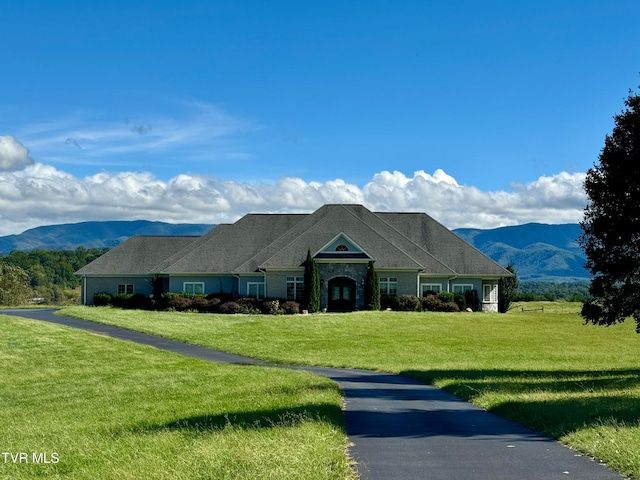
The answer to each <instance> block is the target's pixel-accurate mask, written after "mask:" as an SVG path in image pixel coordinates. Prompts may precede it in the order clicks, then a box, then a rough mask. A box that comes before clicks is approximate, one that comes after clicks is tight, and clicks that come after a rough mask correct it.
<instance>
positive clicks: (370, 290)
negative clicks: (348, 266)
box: [364, 261, 380, 310]
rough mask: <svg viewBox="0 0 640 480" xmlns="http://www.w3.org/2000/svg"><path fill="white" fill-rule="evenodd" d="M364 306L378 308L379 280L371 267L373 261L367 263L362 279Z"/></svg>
mask: <svg viewBox="0 0 640 480" xmlns="http://www.w3.org/2000/svg"><path fill="white" fill-rule="evenodd" d="M364 308H366V309H367V310H380V282H378V274H377V273H376V270H375V268H373V261H370V262H369V264H368V265H367V276H366V277H365V280H364Z"/></svg>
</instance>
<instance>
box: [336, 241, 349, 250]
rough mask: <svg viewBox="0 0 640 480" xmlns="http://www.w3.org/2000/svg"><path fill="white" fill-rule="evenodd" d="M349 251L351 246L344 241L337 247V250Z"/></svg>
mask: <svg viewBox="0 0 640 480" xmlns="http://www.w3.org/2000/svg"><path fill="white" fill-rule="evenodd" d="M348 251H349V247H347V246H346V245H344V244H342V243H341V244H340V245H338V246H337V247H336V252H348Z"/></svg>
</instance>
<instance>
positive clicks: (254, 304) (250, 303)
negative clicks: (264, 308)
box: [235, 297, 259, 313]
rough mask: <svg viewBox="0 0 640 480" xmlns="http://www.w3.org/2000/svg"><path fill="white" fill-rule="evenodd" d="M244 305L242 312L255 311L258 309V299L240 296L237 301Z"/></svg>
mask: <svg viewBox="0 0 640 480" xmlns="http://www.w3.org/2000/svg"><path fill="white" fill-rule="evenodd" d="M235 302H236V303H237V304H238V305H240V306H241V307H242V313H255V312H256V311H258V310H259V309H258V301H257V300H256V299H255V298H253V297H240V298H238V299H237V300H236V301H235Z"/></svg>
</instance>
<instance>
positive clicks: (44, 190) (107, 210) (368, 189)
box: [0, 163, 587, 235]
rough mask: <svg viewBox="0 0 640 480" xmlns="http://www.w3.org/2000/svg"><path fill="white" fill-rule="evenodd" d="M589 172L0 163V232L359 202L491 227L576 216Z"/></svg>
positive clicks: (221, 219) (214, 218)
mask: <svg viewBox="0 0 640 480" xmlns="http://www.w3.org/2000/svg"><path fill="white" fill-rule="evenodd" d="M584 178H585V174H583V173H574V174H569V173H564V172H563V173H559V174H557V175H553V176H543V177H540V178H539V179H537V180H536V181H534V182H531V183H529V184H513V185H512V186H511V190H510V191H497V192H486V191H482V190H480V189H478V188H476V187H473V186H466V185H460V184H458V182H457V181H456V180H455V178H453V177H451V176H449V175H448V174H446V173H445V172H444V171H443V170H440V169H439V170H436V171H435V172H434V173H433V174H429V173H426V172H424V171H422V170H420V171H417V172H414V173H413V174H412V175H406V174H404V173H402V172H398V171H394V172H388V171H383V172H379V173H376V174H375V175H373V177H372V179H371V181H369V182H368V183H366V184H365V185H362V186H359V185H355V184H351V183H348V182H346V181H345V180H343V179H334V180H329V181H326V182H315V181H307V180H303V179H301V178H297V177H282V178H280V179H279V180H277V181H276V182H272V183H261V182H257V183H247V182H244V183H241V182H235V181H232V180H222V179H218V178H215V177H212V176H206V175H187V174H181V175H178V176H176V177H174V178H172V179H170V180H168V181H163V180H160V179H158V178H156V177H155V176H154V175H153V174H151V173H139V172H119V173H99V174H96V175H92V176H89V177H86V178H82V179H80V178H76V177H74V176H73V175H71V174H69V173H66V172H63V171H60V170H58V169H56V168H54V167H52V166H48V165H43V164H40V163H36V164H31V165H28V166H26V168H23V169H22V170H15V169H14V170H13V171H6V172H1V171H0V235H6V234H10V233H19V232H21V231H23V230H25V229H27V228H31V227H34V226H37V225H45V224H55V223H70V222H79V221H86V220H136V219H146V220H158V221H167V222H173V223H192V222H195V223H225V222H233V221H235V220H236V219H238V218H239V217H240V216H242V215H244V214H246V213H249V212H264V213H273V212H311V211H313V210H315V209H316V208H318V207H319V206H321V205H323V204H325V203H360V204H363V205H365V206H366V207H368V208H370V209H372V210H374V211H420V212H426V213H428V214H429V215H431V216H433V217H434V218H436V219H437V220H439V221H440V222H442V223H444V224H445V225H446V226H448V227H449V228H458V227H475V228H495V227H499V226H505V225H516V224H522V223H528V222H540V223H565V222H568V223H572V222H578V221H579V220H580V219H581V218H582V212H583V209H584V206H585V204H586V200H587V199H586V195H585V194H584V191H583V183H584Z"/></svg>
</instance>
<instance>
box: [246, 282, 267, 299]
mask: <svg viewBox="0 0 640 480" xmlns="http://www.w3.org/2000/svg"><path fill="white" fill-rule="evenodd" d="M247 296H248V297H252V298H255V299H256V300H262V299H263V298H264V282H247Z"/></svg>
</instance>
